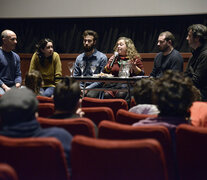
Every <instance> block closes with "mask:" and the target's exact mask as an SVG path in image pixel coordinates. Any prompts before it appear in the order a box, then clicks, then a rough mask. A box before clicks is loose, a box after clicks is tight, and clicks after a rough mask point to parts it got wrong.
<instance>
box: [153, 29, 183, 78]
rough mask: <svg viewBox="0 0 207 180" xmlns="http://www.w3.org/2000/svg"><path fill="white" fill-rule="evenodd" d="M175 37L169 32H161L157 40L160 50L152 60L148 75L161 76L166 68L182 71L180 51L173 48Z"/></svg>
mask: <svg viewBox="0 0 207 180" xmlns="http://www.w3.org/2000/svg"><path fill="white" fill-rule="evenodd" d="M174 42H175V37H174V35H173V34H172V33H171V32H169V31H165V32H162V33H161V34H160V35H159V37H158V41H157V46H158V48H159V50H160V52H159V53H158V54H157V56H156V57H155V60H154V67H153V70H152V72H151V73H150V76H152V77H161V76H162V75H163V73H164V72H165V71H166V70H169V69H170V70H173V71H179V72H182V71H183V58H182V56H181V55H180V53H179V52H178V51H177V50H176V49H174Z"/></svg>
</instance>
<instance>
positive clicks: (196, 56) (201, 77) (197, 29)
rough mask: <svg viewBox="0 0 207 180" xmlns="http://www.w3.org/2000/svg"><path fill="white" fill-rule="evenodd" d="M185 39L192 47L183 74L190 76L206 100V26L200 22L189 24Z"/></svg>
mask: <svg viewBox="0 0 207 180" xmlns="http://www.w3.org/2000/svg"><path fill="white" fill-rule="evenodd" d="M186 39H187V40H188V44H189V46H190V47H191V48H192V56H191V58H190V59H189V61H188V65H187V68H186V71H185V75H187V76H188V77H190V78H192V81H193V83H194V85H195V86H196V87H197V88H198V89H199V90H200V92H201V95H202V100H203V101H207V81H206V79H207V27H206V26H204V25H202V24H193V25H191V26H189V27H188V36H187V38H186Z"/></svg>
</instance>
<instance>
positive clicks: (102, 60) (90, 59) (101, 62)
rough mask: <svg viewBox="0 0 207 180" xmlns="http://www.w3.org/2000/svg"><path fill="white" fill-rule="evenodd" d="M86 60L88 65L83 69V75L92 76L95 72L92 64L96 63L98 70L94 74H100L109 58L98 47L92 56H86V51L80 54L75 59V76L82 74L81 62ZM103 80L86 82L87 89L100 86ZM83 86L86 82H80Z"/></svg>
mask: <svg viewBox="0 0 207 180" xmlns="http://www.w3.org/2000/svg"><path fill="white" fill-rule="evenodd" d="M83 61H84V62H85V64H86V67H85V69H84V70H83V76H92V75H93V72H92V70H91V65H92V64H95V65H96V70H95V72H94V74H99V73H101V72H102V71H103V69H104V67H105V65H106V64H107V61H108V58H107V57H106V55H105V54H103V53H101V52H100V51H97V49H95V50H94V53H93V54H92V55H91V56H86V54H85V53H82V54H80V55H79V56H78V57H77V58H76V61H75V67H74V72H73V76H81V70H80V67H79V66H80V64H81V62H83ZM101 84H102V83H101V82H87V83H86V89H90V88H95V87H100V86H101ZM80 86H81V88H83V86H84V83H83V82H81V83H80Z"/></svg>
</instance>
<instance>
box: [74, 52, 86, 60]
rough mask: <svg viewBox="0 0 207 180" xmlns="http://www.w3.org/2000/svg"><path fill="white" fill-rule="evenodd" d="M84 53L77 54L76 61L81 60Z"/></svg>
mask: <svg viewBox="0 0 207 180" xmlns="http://www.w3.org/2000/svg"><path fill="white" fill-rule="evenodd" d="M84 54H85V53H84V52H83V53H81V54H79V55H78V56H77V58H76V59H82V58H83V56H84Z"/></svg>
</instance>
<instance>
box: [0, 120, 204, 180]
mask: <svg viewBox="0 0 207 180" xmlns="http://www.w3.org/2000/svg"><path fill="white" fill-rule="evenodd" d="M109 133H110V135H109ZM126 139H127V141H125V140H126ZM176 144H177V159H178V169H179V173H180V177H181V179H183V180H191V179H192V180H193V179H206V168H205V164H206V163H207V156H206V151H207V129H206V128H200V127H193V126H190V125H180V126H178V127H177V130H176ZM170 153H171V142H170V136H169V132H168V130H167V129H166V128H165V127H163V126H160V127H159V126H151V127H150V126H148V127H132V126H129V125H123V124H118V123H115V122H110V121H102V122H101V123H100V125H99V139H96V138H94V137H93V138H92V137H86V136H80V135H78V136H75V137H74V139H73V141H72V151H71V157H72V172H73V174H72V175H73V176H72V177H73V179H74V180H81V179H93V180H102V179H107V180H111V179H132V180H133V179H151V180H155V179H159V180H160V179H163V180H166V179H172V176H171V175H173V174H171V173H172V172H171V171H170V170H171V169H170V167H171V166H172V164H171V161H170V158H168V156H169V157H170V156H171V155H170ZM0 162H1V163H8V164H9V165H10V166H12V167H13V168H14V169H15V171H16V173H17V175H18V177H19V179H20V180H26V179H30V180H35V179H39V180H41V179H45V180H47V179H48V180H49V179H50V180H58V179H60V180H66V179H67V180H69V179H70V178H69V174H68V172H67V164H66V161H65V158H64V152H63V148H62V146H61V144H60V142H59V141H58V140H56V139H55V138H7V137H3V136H0ZM0 172H1V170H0ZM0 177H1V173H0Z"/></svg>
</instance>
